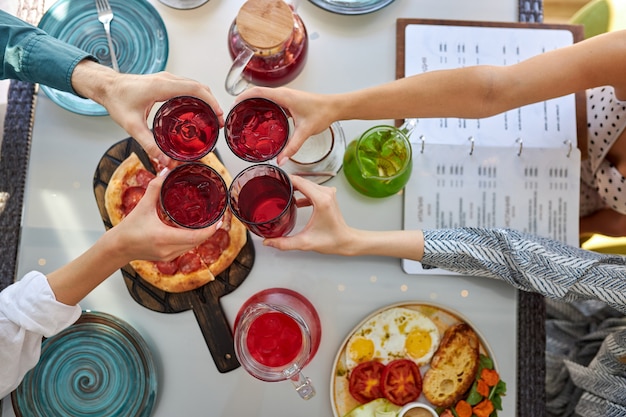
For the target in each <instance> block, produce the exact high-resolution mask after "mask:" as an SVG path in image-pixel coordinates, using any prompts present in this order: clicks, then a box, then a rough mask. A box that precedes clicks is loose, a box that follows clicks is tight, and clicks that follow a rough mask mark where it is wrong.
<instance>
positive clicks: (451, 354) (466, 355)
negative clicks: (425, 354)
mask: <svg viewBox="0 0 626 417" xmlns="http://www.w3.org/2000/svg"><path fill="white" fill-rule="evenodd" d="M478 358H479V347H478V336H477V335H476V333H475V332H474V330H472V328H471V327H470V326H469V325H468V324H467V323H459V324H455V325H454V326H451V327H449V328H448V329H447V330H446V331H445V333H444V335H443V338H442V339H441V343H440V344H439V348H438V349H437V352H435V355H434V356H433V359H432V360H431V362H430V369H429V370H428V371H426V374H425V375H424V380H423V393H424V396H425V397H426V399H427V400H428V401H430V402H431V403H432V404H433V405H435V406H437V407H449V406H451V405H453V404H456V403H457V402H458V401H459V400H460V399H461V397H462V396H463V395H464V394H465V393H466V392H467V390H469V389H470V387H471V386H472V383H473V382H474V379H475V378H476V372H478Z"/></svg>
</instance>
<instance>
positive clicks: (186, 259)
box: [178, 252, 202, 274]
mask: <svg viewBox="0 0 626 417" xmlns="http://www.w3.org/2000/svg"><path fill="white" fill-rule="evenodd" d="M200 268H202V260H201V259H200V255H198V254H197V253H196V252H187V253H184V254H182V255H180V256H179V257H178V270H179V271H180V272H181V273H182V274H189V273H191V272H194V271H197V270H198V269H200Z"/></svg>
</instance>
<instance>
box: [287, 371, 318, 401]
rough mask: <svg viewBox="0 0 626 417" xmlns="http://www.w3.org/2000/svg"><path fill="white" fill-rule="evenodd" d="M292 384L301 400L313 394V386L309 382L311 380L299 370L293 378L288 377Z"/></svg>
mask: <svg viewBox="0 0 626 417" xmlns="http://www.w3.org/2000/svg"><path fill="white" fill-rule="evenodd" d="M290 381H291V383H292V384H293V386H294V387H295V388H296V392H297V393H298V395H300V398H302V399H303V400H309V399H311V398H313V397H314V396H315V387H313V384H312V383H311V380H310V379H309V378H307V377H306V376H304V375H302V372H299V373H298V374H297V375H295V376H294V377H293V378H291V379H290Z"/></svg>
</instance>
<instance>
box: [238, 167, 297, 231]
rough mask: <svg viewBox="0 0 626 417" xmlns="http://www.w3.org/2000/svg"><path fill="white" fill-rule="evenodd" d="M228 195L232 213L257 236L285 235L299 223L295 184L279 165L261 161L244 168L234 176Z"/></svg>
mask: <svg viewBox="0 0 626 417" xmlns="http://www.w3.org/2000/svg"><path fill="white" fill-rule="evenodd" d="M229 196H230V199H229V203H230V207H231V211H232V212H233V214H234V215H235V216H236V217H237V218H238V219H239V220H240V221H241V222H242V223H243V224H244V225H245V226H246V227H247V228H248V230H250V231H251V232H252V233H254V234H256V235H258V236H261V237H279V236H285V235H287V234H289V232H291V231H292V230H293V228H294V226H295V224H296V210H297V207H296V204H295V201H294V195H293V185H292V184H291V180H289V176H288V175H287V174H286V173H285V172H284V171H283V170H282V169H280V168H278V167H276V166H273V165H269V164H258V165H252V166H250V167H248V168H247V169H245V170H243V171H242V172H241V173H239V174H238V175H237V176H236V177H235V179H234V180H233V182H232V184H231V186H230V190H229Z"/></svg>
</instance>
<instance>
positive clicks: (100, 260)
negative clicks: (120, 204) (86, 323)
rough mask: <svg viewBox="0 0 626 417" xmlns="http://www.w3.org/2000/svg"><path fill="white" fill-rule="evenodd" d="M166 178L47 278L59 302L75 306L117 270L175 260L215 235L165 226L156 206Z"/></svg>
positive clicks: (212, 229) (153, 184) (159, 179)
mask: <svg viewBox="0 0 626 417" xmlns="http://www.w3.org/2000/svg"><path fill="white" fill-rule="evenodd" d="M163 179H164V176H159V177H157V178H156V179H154V180H153V181H151V182H150V185H149V186H148V189H147V190H146V194H145V195H144V197H143V198H142V199H141V200H140V202H139V204H138V205H137V207H135V209H133V211H132V212H131V213H130V214H129V215H128V217H126V218H125V219H124V220H123V221H122V222H121V223H120V224H118V225H117V226H115V227H114V228H112V229H110V230H109V231H108V232H106V233H105V234H104V235H103V236H102V237H101V238H100V239H99V240H98V241H97V242H96V243H95V244H94V245H93V246H92V247H91V248H89V249H88V250H87V251H86V252H85V253H83V254H82V255H81V256H79V257H78V258H76V259H75V260H73V261H72V262H70V263H68V264H67V265H65V266H63V267H61V268H59V269H58V270H56V271H54V272H51V273H49V274H47V278H48V282H49V284H50V287H51V288H52V291H53V292H54V294H55V297H56V299H57V301H59V302H61V303H64V304H67V305H74V304H76V303H78V302H79V301H80V300H82V299H83V298H84V297H85V296H86V295H87V294H89V292H90V291H92V290H93V289H94V288H95V287H97V286H98V285H99V284H100V283H101V282H102V281H104V280H105V279H106V278H107V277H109V276H110V275H111V274H113V273H114V272H115V271H116V270H117V269H119V268H121V267H123V266H124V265H126V264H127V263H128V262H130V261H132V260H136V259H141V260H171V259H173V258H175V257H176V256H178V255H180V254H181V253H183V252H185V251H187V250H189V249H191V248H193V247H195V246H197V245H199V244H200V243H201V242H203V241H204V240H206V239H208V238H209V237H210V236H211V235H212V234H213V233H215V229H216V225H213V226H210V227H208V228H206V229H198V230H191V229H182V228H176V227H172V226H167V225H165V224H164V223H163V222H162V221H161V220H160V219H159V217H158V215H157V212H156V204H157V200H158V195H159V190H160V189H161V184H162V182H163Z"/></svg>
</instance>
